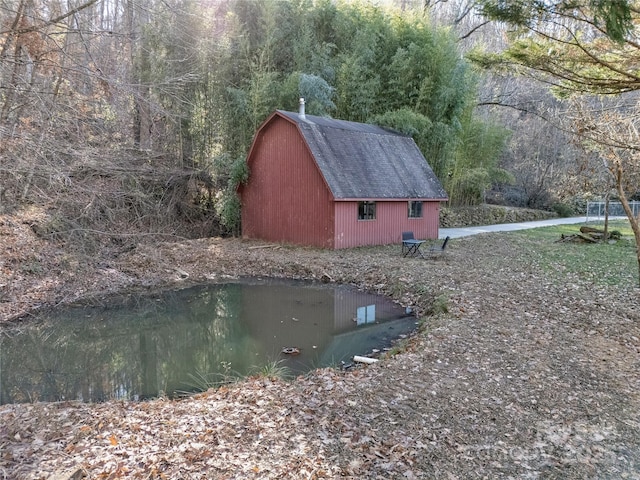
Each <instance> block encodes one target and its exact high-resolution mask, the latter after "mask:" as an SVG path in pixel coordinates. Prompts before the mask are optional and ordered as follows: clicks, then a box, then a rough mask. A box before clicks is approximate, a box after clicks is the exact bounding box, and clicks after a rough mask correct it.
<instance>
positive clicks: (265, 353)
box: [0, 279, 416, 404]
mask: <svg viewBox="0 0 640 480" xmlns="http://www.w3.org/2000/svg"><path fill="white" fill-rule="evenodd" d="M415 321H416V319H415V317H412V316H408V315H407V314H406V312H405V309H404V308H402V307H400V306H399V305H396V304H394V303H392V302H391V301H389V300H388V299H386V298H384V297H381V296H377V295H372V294H368V293H364V292H360V291H356V290H354V289H351V288H348V287H345V286H326V285H317V284H302V283H294V282H288V281H276V280H272V279H270V280H260V279H251V280H243V281H241V282H240V281H238V282H232V283H226V284H216V285H205V286H198V287H192V288H187V289H183V290H179V291H171V292H167V293H163V294H162V295H156V296H145V297H135V298H129V299H127V300H126V301H122V302H118V303H117V304H116V305H108V306H103V307H74V308H66V309H61V310H57V311H55V312H53V313H50V314H48V315H47V317H46V318H43V319H37V320H30V321H26V322H22V323H20V324H17V325H12V326H9V327H3V328H2V329H1V330H0V404H4V403H19V402H33V401H59V400H72V399H74V400H82V401H104V400H107V399H132V400H141V399H144V398H152V397H157V396H159V395H162V394H165V395H169V396H173V395H176V394H180V393H184V392H192V391H198V390H203V389H206V388H207V387H208V386H213V385H215V384H220V383H222V382H224V381H225V380H228V379H229V378H231V377H241V376H246V375H251V374H256V373H259V372H260V371H262V370H264V369H265V366H267V365H270V364H273V363H274V362H278V361H279V362H280V363H279V366H284V367H286V368H287V369H288V370H289V372H290V373H291V374H300V373H304V372H306V371H309V370H311V369H314V368H318V367H325V366H332V365H340V362H341V361H346V362H348V361H350V359H351V357H353V355H366V354H368V353H370V352H371V351H372V349H382V348H384V347H385V346H388V345H390V344H391V342H392V341H393V339H395V338H398V337H399V336H401V335H404V334H408V333H410V332H411V331H413V330H414V329H415V326H416V324H415ZM283 349H295V351H296V352H297V351H299V352H300V353H299V354H298V355H288V354H285V353H283Z"/></svg>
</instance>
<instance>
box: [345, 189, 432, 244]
mask: <svg viewBox="0 0 640 480" xmlns="http://www.w3.org/2000/svg"><path fill="white" fill-rule="evenodd" d="M335 205H336V209H335V212H336V213H335V225H336V226H335V247H334V248H349V247H356V246H360V245H387V244H390V243H397V244H400V241H401V238H402V232H406V231H411V232H413V234H414V236H415V237H416V238H420V239H435V238H438V226H439V223H440V202H434V201H425V202H424V203H423V205H422V218H409V217H408V208H409V206H408V201H407V200H398V201H376V218H375V220H358V202H346V201H345V202H335Z"/></svg>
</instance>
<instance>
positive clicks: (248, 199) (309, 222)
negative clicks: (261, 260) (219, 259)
mask: <svg viewBox="0 0 640 480" xmlns="http://www.w3.org/2000/svg"><path fill="white" fill-rule="evenodd" d="M249 162H250V163H249V174H250V180H249V182H248V184H247V185H245V186H244V187H242V189H241V190H240V192H241V199H242V200H241V201H242V235H243V237H246V238H260V239H263V240H267V241H272V242H283V243H293V244H301V245H313V246H317V247H323V248H333V247H334V245H333V208H332V197H331V194H330V192H329V190H328V188H327V186H326V184H325V182H324V180H323V178H322V176H321V174H320V171H319V170H318V168H317V166H316V164H315V162H314V160H313V158H312V157H311V154H310V152H309V150H308V148H307V147H306V145H305V144H304V142H303V141H302V138H301V137H300V134H299V132H298V130H297V128H296V126H294V125H293V124H291V123H290V122H288V121H286V120H284V119H281V118H278V117H276V118H274V120H273V121H272V122H271V123H270V124H269V125H267V126H266V127H265V128H264V129H263V130H261V131H260V133H259V137H258V139H257V141H256V142H255V143H254V146H253V148H252V152H251V154H250V157H249Z"/></svg>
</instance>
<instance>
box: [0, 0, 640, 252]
mask: <svg viewBox="0 0 640 480" xmlns="http://www.w3.org/2000/svg"><path fill="white" fill-rule="evenodd" d="M507 3H508V2H507ZM564 3H565V2H546V3H544V4H543V5H542V6H541V5H538V3H537V2H516V3H514V4H513V5H518V8H520V9H521V10H518V8H515V7H514V6H513V5H512V8H511V7H510V8H504V9H502V7H504V5H505V2H491V1H479V0H455V1H428V0H427V1H423V0H395V1H391V0H389V1H387V2H383V1H379V2H373V1H369V2H366V1H362V2H355V1H331V0H209V1H206V2H205V1H200V0H168V1H163V2H158V1H156V0H137V1H133V0H88V1H84V0H78V1H75V0H74V1H71V2H56V1H53V2H41V1H39V0H4V1H3V2H2V3H1V4H0V213H2V212H11V211H15V210H16V209H19V208H22V209H23V208H27V207H30V206H36V207H39V208H43V210H44V211H46V212H47V216H46V219H45V220H44V221H43V222H41V224H40V225H38V229H39V230H38V231H39V233H41V234H43V235H49V236H53V237H57V238H67V239H71V240H78V241H82V242H85V243H86V242H88V238H92V237H93V236H97V237H98V238H102V237H105V236H107V237H114V235H115V236H117V235H123V234H126V233H136V234H137V233H140V232H144V233H145V234H153V235H155V236H158V235H168V236H175V235H177V234H179V235H181V236H186V237H197V236H202V235H211V234H219V233H233V232H234V231H237V230H236V229H237V227H238V224H239V222H240V212H239V205H238V199H237V197H236V195H235V190H236V187H237V185H238V184H239V182H242V181H243V179H245V178H246V176H247V173H248V172H247V171H246V165H245V157H246V154H247V151H248V148H249V146H250V144H251V140H252V136H253V134H254V132H255V131H256V129H257V127H258V126H259V125H260V124H261V122H263V121H264V120H265V119H266V118H267V116H268V115H269V114H270V113H271V112H273V111H274V110H275V109H283V110H296V109H297V104H298V99H299V97H304V98H305V99H306V102H307V112H308V113H312V114H316V115H328V116H332V117H334V118H340V119H345V120H353V121H358V122H368V123H376V124H379V125H384V126H388V127H392V128H394V129H397V130H399V131H401V132H403V133H406V134H409V135H411V136H413V138H414V139H415V141H416V143H417V144H418V146H419V147H420V148H421V150H422V151H423V153H424V155H425V157H426V158H427V159H428V161H429V163H430V164H431V167H432V168H433V169H434V171H435V172H436V174H437V175H438V177H439V178H440V179H441V181H442V182H443V184H444V186H445V188H446V189H447V191H448V192H449V195H450V203H451V204H452V205H475V204H480V203H482V202H494V203H502V204H507V205H514V206H528V207H534V208H542V209H555V210H556V211H558V212H559V213H561V214H570V213H575V212H580V211H581V210H580V208H583V206H584V201H585V199H592V198H598V199H599V198H604V197H607V198H608V196H609V195H610V194H611V193H612V192H613V195H614V196H616V195H617V194H618V193H619V192H617V193H616V191H615V186H616V185H615V183H616V182H615V171H614V170H615V169H613V170H612V168H611V165H613V164H615V161H616V158H618V157H619V156H620V155H622V156H623V157H624V159H623V160H621V161H620V162H622V163H621V164H624V165H625V166H627V167H631V166H633V165H635V167H634V168H627V169H626V170H625V171H624V172H622V173H621V178H622V179H624V181H621V182H619V183H620V184H621V186H622V187H623V188H624V189H625V190H624V193H625V195H627V197H628V198H629V199H632V198H634V195H638V193H637V192H636V191H635V190H634V189H633V188H632V186H633V185H636V186H637V185H638V183H637V182H636V181H635V180H636V179H637V172H638V168H637V162H638V160H637V154H636V153H635V152H636V151H637V150H636V148H635V145H636V144H637V140H636V138H635V137H634V138H633V139H631V138H629V135H628V132H631V131H633V128H634V125H632V122H631V121H630V120H629V119H630V118H633V116H634V115H636V116H637V110H638V105H637V97H636V95H635V91H636V90H637V89H636V88H635V85H634V84H633V82H632V81H631V79H632V78H635V70H633V69H635V68H636V67H634V66H633V59H637V55H638V53H637V49H636V47H637V45H636V44H635V43H634V40H633V39H634V38H635V34H634V32H635V30H634V28H633V21H634V20H635V19H636V18H637V16H638V13H637V11H635V10H634V8H633V3H634V2H630V3H631V7H632V8H631V9H628V8H627V7H628V5H627V3H628V2H616V1H612V2H591V1H585V2H582V4H581V5H577V4H576V5H570V6H566V5H564ZM573 3H575V2H573ZM578 3H580V2H578ZM501 5H502V7H501ZM527 5H528V6H527ZM536 5H537V6H536ZM620 5H622V6H623V7H625V8H622V9H621V10H615V8H618V7H619V6H620ZM543 7H544V8H543ZM609 7H611V8H609ZM614 7H615V8H614ZM563 8H564V10H563ZM618 17H619V18H618ZM617 19H618V20H619V22H618V23H617V24H616V23H615V22H616V20H617ZM616 28H617V29H616ZM554 32H556V33H555V34H554ZM567 32H568V37H566V38H569V39H571V38H573V39H575V42H576V45H577V47H575V45H574V47H575V48H577V49H578V50H580V48H581V47H583V46H584V45H587V43H580V42H589V43H588V45H589V48H591V49H592V50H591V51H593V52H595V53H593V54H592V55H599V54H600V52H602V57H601V59H602V62H601V63H605V64H608V65H609V66H611V65H614V64H615V65H617V63H615V62H617V61H619V58H622V57H615V55H616V52H614V51H613V50H607V51H604V48H605V47H606V46H608V45H613V46H614V47H615V48H617V49H618V53H620V52H622V53H625V54H626V55H628V56H630V58H631V60H630V61H629V65H621V68H620V69H621V70H624V72H616V70H617V67H613V68H611V69H610V70H608V71H605V72H604V73H603V72H602V65H601V64H598V63H597V62H595V61H594V62H592V64H591V65H587V66H585V67H584V68H585V69H588V68H591V73H587V74H585V75H587V76H589V75H590V77H589V78H591V80H589V82H585V81H584V78H586V76H585V77H579V76H578V77H575V78H570V76H569V75H568V74H567V72H568V71H574V73H576V75H579V74H580V71H579V67H578V66H576V65H579V62H580V61H583V62H588V61H589V58H586V59H584V58H577V59H576V57H573V58H574V61H573V66H567V65H566V64H562V61H563V58H564V59H565V60H566V55H568V53H569V52H568V49H569V47H570V46H571V45H572V44H571V41H573V40H571V41H564V40H563V39H565V36H566V35H567ZM578 32H579V33H578ZM539 34H543V40H539V39H537V38H536V35H539ZM556 34H557V38H556V37H554V35H556ZM572 35H573V37H572ZM554 41H555V44H553V45H551V46H550V44H551V43H552V42H554ZM527 42H528V43H527ZM545 42H546V43H545ZM563 42H564V43H563ZM554 45H555V46H554ZM594 46H595V47H597V48H599V49H600V50H593V48H595V47H594ZM554 48H555V49H556V50H553V49H554ZM536 49H537V50H536ZM563 49H567V51H565V52H563V51H562V50H563ZM552 51H557V52H558V54H557V55H556V56H555V58H553V55H551V56H549V55H547V56H545V55H542V53H540V52H543V53H549V52H552ZM580 51H584V52H585V53H583V56H587V57H588V54H587V53H586V52H588V51H590V50H588V49H585V48H582V50H580ZM536 52H537V53H536ZM563 55H564V57H563ZM561 57H562V58H561ZM549 58H552V60H549ZM553 65H556V67H557V70H556V71H554V70H553V68H552V67H553ZM627 67H628V68H627ZM580 68H582V67H580ZM612 72H613V74H612ZM625 72H626V73H625ZM625 75H627V77H625ZM614 77H615V78H614ZM554 79H555V80H554ZM593 79H596V80H593ZM597 79H601V81H597ZM541 80H542V81H541ZM572 82H573V83H572ZM581 82H582V83H581ZM616 82H617V83H616ZM625 82H626V83H625ZM636 82H637V79H636ZM581 84H582V85H583V86H585V88H582V89H580V88H578V89H576V88H575V86H576V85H581ZM550 87H551V88H550ZM572 89H573V91H572ZM567 92H569V93H567ZM575 93H579V94H580V95H574V94H575ZM585 94H586V95H585ZM585 132H587V133H588V135H584V133H585ZM636 135H637V134H636ZM605 137H606V138H605ZM607 155H610V156H611V155H613V157H615V158H613V159H611V158H610V157H607ZM616 155H617V156H618V157H616ZM608 158H609V162H611V161H613V162H614V163H613V164H612V163H609V164H608V163H607V162H608V160H607V159H608ZM618 160H620V158H618ZM620 162H619V163H620ZM611 173H614V176H613V177H612V176H611V175H610V174H611ZM622 184H624V185H622ZM185 225H186V226H187V227H185ZM109 232H111V233H109ZM114 232H117V234H114Z"/></svg>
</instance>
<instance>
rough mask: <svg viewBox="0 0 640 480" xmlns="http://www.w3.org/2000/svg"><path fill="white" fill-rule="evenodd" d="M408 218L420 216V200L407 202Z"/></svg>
mask: <svg viewBox="0 0 640 480" xmlns="http://www.w3.org/2000/svg"><path fill="white" fill-rule="evenodd" d="M409 218H422V202H409Z"/></svg>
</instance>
